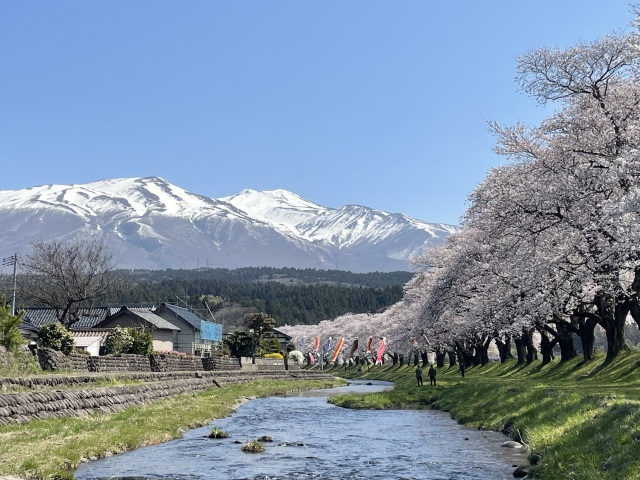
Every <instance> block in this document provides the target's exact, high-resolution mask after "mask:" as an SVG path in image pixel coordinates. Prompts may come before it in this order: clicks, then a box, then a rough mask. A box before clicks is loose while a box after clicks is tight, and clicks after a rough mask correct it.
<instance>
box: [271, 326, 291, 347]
mask: <svg viewBox="0 0 640 480" xmlns="http://www.w3.org/2000/svg"><path fill="white" fill-rule="evenodd" d="M271 331H272V332H273V334H274V335H275V336H276V338H277V339H278V341H279V342H280V351H281V352H286V351H287V344H288V343H289V341H291V339H292V338H293V337H291V336H290V335H287V334H286V333H284V332H281V331H280V330H276V329H275V328H274V329H272V330H271Z"/></svg>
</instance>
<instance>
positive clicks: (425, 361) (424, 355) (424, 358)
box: [420, 352, 429, 367]
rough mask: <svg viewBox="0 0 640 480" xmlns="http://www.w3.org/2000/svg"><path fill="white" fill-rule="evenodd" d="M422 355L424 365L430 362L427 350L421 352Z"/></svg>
mask: <svg viewBox="0 0 640 480" xmlns="http://www.w3.org/2000/svg"><path fill="white" fill-rule="evenodd" d="M420 357H421V359H422V366H423V367H424V366H425V365H427V364H428V363H429V354H428V353H427V352H420Z"/></svg>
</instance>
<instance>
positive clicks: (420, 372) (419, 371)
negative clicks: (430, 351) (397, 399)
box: [416, 365, 422, 386]
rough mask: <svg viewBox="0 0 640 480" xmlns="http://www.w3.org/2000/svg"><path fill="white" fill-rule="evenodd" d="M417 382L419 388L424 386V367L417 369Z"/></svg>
mask: <svg viewBox="0 0 640 480" xmlns="http://www.w3.org/2000/svg"><path fill="white" fill-rule="evenodd" d="M416 380H417V381H418V386H420V385H422V367H420V365H418V368H416Z"/></svg>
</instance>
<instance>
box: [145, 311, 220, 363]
mask: <svg viewBox="0 0 640 480" xmlns="http://www.w3.org/2000/svg"><path fill="white" fill-rule="evenodd" d="M153 313H154V314H155V315H158V316H160V317H161V318H163V319H164V320H166V321H168V322H170V323H172V324H174V325H175V326H176V327H178V328H179V329H180V330H179V332H178V333H177V337H176V342H175V344H174V348H173V349H174V350H175V351H176V352H183V353H187V354H190V355H199V356H209V355H211V352H212V350H213V349H214V348H215V346H216V344H219V343H221V342H222V325H220V324H219V323H214V322H209V321H207V320H205V319H204V318H202V317H200V316H199V315H198V314H196V313H194V312H192V311H191V310H188V309H186V308H183V307H178V306H177V305H170V304H167V303H162V304H161V305H160V307H158V308H156V309H155V310H154V311H153Z"/></svg>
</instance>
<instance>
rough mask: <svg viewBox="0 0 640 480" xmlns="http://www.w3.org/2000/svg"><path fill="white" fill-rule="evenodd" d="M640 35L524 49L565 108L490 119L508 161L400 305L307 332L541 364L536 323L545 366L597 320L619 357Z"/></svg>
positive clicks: (635, 267) (638, 119)
mask: <svg viewBox="0 0 640 480" xmlns="http://www.w3.org/2000/svg"><path fill="white" fill-rule="evenodd" d="M635 13H636V14H637V13H638V12H637V11H636V12H635ZM639 38H640V37H639V35H638V33H637V32H636V29H635V28H634V29H633V31H632V32H628V31H621V32H615V33H611V34H609V35H606V36H604V37H602V38H600V39H598V40H595V41H592V42H585V43H580V44H577V45H575V46H572V47H570V48H565V49H558V48H541V49H537V50H533V51H531V52H528V53H526V54H525V55H523V56H521V57H520V58H519V59H518V67H517V72H518V74H517V82H518V83H519V85H520V87H521V88H522V90H523V91H524V92H526V93H528V94H530V95H532V96H533V97H534V98H535V99H536V100H537V101H539V102H540V103H542V104H547V103H550V104H551V105H552V106H553V107H554V113H553V114H552V115H551V116H550V117H548V118H547V119H546V120H544V121H543V122H542V123H541V124H540V125H538V126H534V127H527V126H525V125H521V124H518V125H515V126H511V127H503V126H500V125H498V124H495V123H493V124H491V128H492V130H493V132H494V133H495V135H496V136H497V146H496V152H497V153H498V154H500V155H503V156H504V157H506V158H507V159H509V160H510V162H509V163H508V164H506V165H504V166H502V167H499V168H495V169H493V170H492V171H491V172H490V173H489V175H488V176H487V178H486V179H485V180H484V181H483V182H482V183H481V184H480V185H479V186H478V187H477V188H476V189H475V190H474V191H473V192H472V193H471V195H470V196H469V205H470V206H469V208H468V210H467V212H466V213H465V215H464V217H463V219H462V220H463V221H462V228H461V230H460V231H459V233H456V234H455V235H452V236H451V237H449V239H448V240H447V242H445V244H444V245H442V246H441V247H440V248H437V249H434V250H429V251H427V252H425V253H424V254H423V255H422V256H420V257H417V258H415V259H414V263H415V265H416V267H417V269H418V273H417V274H416V276H415V277H414V278H413V279H412V280H411V281H410V282H409V283H408V284H407V285H406V286H405V295H404V298H403V300H402V301H401V302H400V303H398V304H396V305H395V306H393V307H392V308H390V309H388V310H387V311H386V312H384V313H381V314H377V315H346V316H343V317H340V318H338V319H336V320H334V321H332V322H323V323H321V324H320V325H318V326H316V327H315V328H314V327H308V332H307V331H305V332H304V333H302V334H303V335H305V334H306V337H307V338H310V337H311V336H312V335H315V334H321V335H324V336H328V335H334V336H346V337H348V339H349V338H353V337H355V336H359V337H361V338H362V337H366V336H368V335H374V336H376V338H377V337H383V336H384V337H387V339H388V345H389V348H390V349H392V350H396V351H398V350H400V351H405V352H410V351H411V350H412V349H416V348H419V349H421V350H425V349H430V350H431V351H434V352H437V353H440V354H442V353H443V352H447V351H448V352H456V354H457V356H458V357H459V358H461V359H464V360H465V361H467V362H474V363H476V362H479V363H484V362H486V361H487V360H488V356H487V348H488V346H489V344H490V343H491V342H492V341H495V343H496V345H497V346H498V350H499V352H500V355H501V358H503V359H504V358H506V357H507V356H509V355H510V352H511V342H512V341H513V343H514V344H515V347H516V352H517V353H518V356H519V360H521V361H526V360H531V359H532V358H533V355H534V354H535V353H536V352H535V349H534V347H533V340H532V336H533V333H534V332H536V331H537V332H538V333H539V334H540V338H541V343H540V349H541V353H542V359H543V361H548V360H550V358H551V355H552V353H551V352H552V348H553V347H554V346H556V345H557V346H559V347H560V351H561V355H562V358H563V359H567V358H571V357H573V356H575V355H576V352H575V349H574V342H573V336H574V335H575V336H577V337H578V338H579V339H580V340H581V342H582V347H583V348H582V351H583V355H584V358H585V360H588V359H590V358H591V356H592V353H593V346H594V331H595V328H596V327H597V326H598V325H599V326H600V327H602V329H603V330H604V332H605V334H606V339H607V358H606V361H611V360H612V359H613V358H615V357H616V355H617V354H618V353H619V352H620V351H621V350H622V349H624V348H625V343H624V325H625V320H626V319H627V317H628V316H629V315H630V316H631V317H632V318H633V320H635V321H636V322H637V324H638V325H639V326H640V303H639V301H638V296H639V294H640V252H639V248H640V48H639V45H640V40H639ZM294 333H296V334H297V335H300V332H294ZM348 343H349V342H348V341H347V342H346V343H345V344H348ZM416 345H417V347H416Z"/></svg>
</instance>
